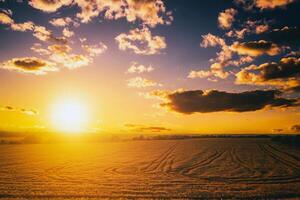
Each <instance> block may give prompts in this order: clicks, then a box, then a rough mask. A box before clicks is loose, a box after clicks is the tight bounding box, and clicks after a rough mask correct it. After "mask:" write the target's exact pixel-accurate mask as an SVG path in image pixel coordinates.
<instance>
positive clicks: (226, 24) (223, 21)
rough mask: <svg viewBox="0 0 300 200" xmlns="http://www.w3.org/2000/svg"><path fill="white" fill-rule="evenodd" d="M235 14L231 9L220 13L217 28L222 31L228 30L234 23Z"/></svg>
mask: <svg viewBox="0 0 300 200" xmlns="http://www.w3.org/2000/svg"><path fill="white" fill-rule="evenodd" d="M236 14H237V11H236V10H235V9H233V8H229V9H226V10H225V11H223V12H220V14H219V16H218V22H219V27H220V28H222V29H229V28H231V26H232V23H233V22H234V20H235V19H234V16H235V15H236Z"/></svg>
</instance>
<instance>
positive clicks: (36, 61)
mask: <svg viewBox="0 0 300 200" xmlns="http://www.w3.org/2000/svg"><path fill="white" fill-rule="evenodd" d="M0 68H1V69H6V70H10V71H17V72H22V73H27V74H35V75H44V74H47V73H48V72H53V71H58V68H57V67H56V64H55V63H53V62H49V61H46V60H43V59H40V58H36V57H22V58H13V59H10V60H7V61H5V62H2V63H1V64H0Z"/></svg>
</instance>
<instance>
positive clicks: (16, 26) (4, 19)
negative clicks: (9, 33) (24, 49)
mask: <svg viewBox="0 0 300 200" xmlns="http://www.w3.org/2000/svg"><path fill="white" fill-rule="evenodd" d="M11 16H12V12H11V11H10V10H9V11H8V10H0V24H4V25H9V26H10V28H11V29H12V30H14V31H21V32H25V31H29V30H33V28H34V23H33V22H31V21H27V22H23V23H16V22H15V21H14V20H13V19H12V18H11Z"/></svg>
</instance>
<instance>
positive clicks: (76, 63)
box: [48, 44, 92, 69]
mask: <svg viewBox="0 0 300 200" xmlns="http://www.w3.org/2000/svg"><path fill="white" fill-rule="evenodd" d="M48 50H49V51H50V52H51V53H50V54H49V59H50V60H51V61H53V62H55V63H57V64H58V65H62V66H63V67H66V68H68V69H76V68H80V67H84V66H87V65H89V64H90V63H91V62H92V59H91V58H90V57H88V56H85V55H81V54H73V53H71V51H72V48H71V47H70V46H69V45H66V44H55V45H51V46H48Z"/></svg>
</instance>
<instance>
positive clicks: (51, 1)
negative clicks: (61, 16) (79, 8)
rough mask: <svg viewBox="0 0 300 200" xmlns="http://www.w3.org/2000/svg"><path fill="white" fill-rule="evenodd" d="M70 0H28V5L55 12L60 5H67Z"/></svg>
mask: <svg viewBox="0 0 300 200" xmlns="http://www.w3.org/2000/svg"><path fill="white" fill-rule="evenodd" d="M71 3H72V0H29V5H30V6H32V7H34V8H36V9H39V10H41V11H44V12H55V11H57V10H58V9H59V8H61V7H62V6H67V5H70V4H71Z"/></svg>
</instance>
